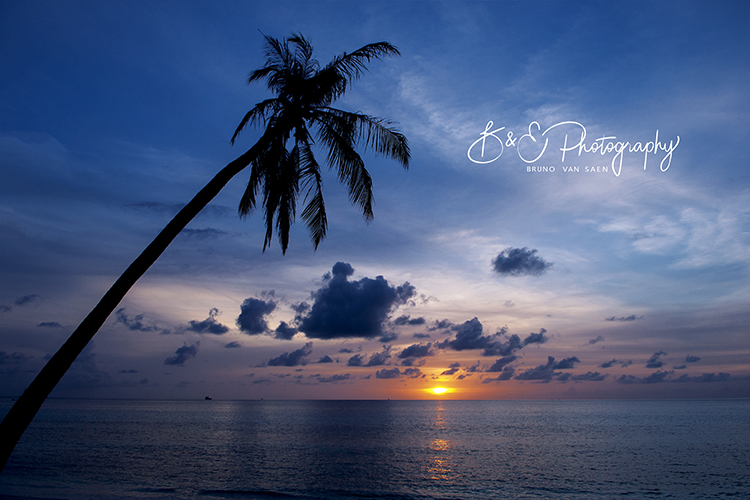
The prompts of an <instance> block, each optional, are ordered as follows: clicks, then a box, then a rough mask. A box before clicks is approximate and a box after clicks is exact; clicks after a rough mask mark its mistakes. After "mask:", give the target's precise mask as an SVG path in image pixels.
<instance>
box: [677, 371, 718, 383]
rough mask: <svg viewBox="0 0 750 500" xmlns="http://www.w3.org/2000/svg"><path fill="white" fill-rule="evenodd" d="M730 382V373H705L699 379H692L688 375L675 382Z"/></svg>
mask: <svg viewBox="0 0 750 500" xmlns="http://www.w3.org/2000/svg"><path fill="white" fill-rule="evenodd" d="M727 380H729V374H728V373H723V372H721V373H718V374H716V373H704V374H703V375H700V376H698V377H690V376H688V374H687V373H686V374H684V375H682V376H680V377H679V378H678V379H676V380H675V382H726V381H727Z"/></svg>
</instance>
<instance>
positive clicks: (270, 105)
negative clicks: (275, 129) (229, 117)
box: [229, 98, 281, 145]
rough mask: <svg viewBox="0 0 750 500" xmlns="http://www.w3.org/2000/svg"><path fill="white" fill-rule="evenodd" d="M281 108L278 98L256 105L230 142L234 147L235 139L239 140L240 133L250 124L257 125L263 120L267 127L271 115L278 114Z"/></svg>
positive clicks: (244, 118) (243, 119)
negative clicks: (267, 120) (268, 117)
mask: <svg viewBox="0 0 750 500" xmlns="http://www.w3.org/2000/svg"><path fill="white" fill-rule="evenodd" d="M280 107H281V103H280V102H279V99H277V98H273V99H266V100H265V101H263V102H259V103H258V104H256V105H255V107H254V108H253V109H251V110H250V111H248V112H247V114H246V115H245V116H244V117H243V118H242V121H240V124H239V125H238V126H237V130H235V131H234V135H233V136H232V140H231V141H229V142H230V143H231V144H232V145H234V141H235V139H237V136H239V135H240V132H242V130H243V129H244V128H245V127H246V126H247V124H248V123H250V124H251V125H255V124H256V123H257V122H258V121H259V120H261V119H262V120H263V122H264V125H265V124H266V119H267V116H268V115H269V113H275V112H277V111H278V110H279V109H280Z"/></svg>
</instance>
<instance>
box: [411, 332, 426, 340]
mask: <svg viewBox="0 0 750 500" xmlns="http://www.w3.org/2000/svg"><path fill="white" fill-rule="evenodd" d="M412 338H415V339H429V338H430V334H429V333H415V334H414V335H412Z"/></svg>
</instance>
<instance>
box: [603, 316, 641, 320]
mask: <svg viewBox="0 0 750 500" xmlns="http://www.w3.org/2000/svg"><path fill="white" fill-rule="evenodd" d="M637 319H643V316H636V315H635V314H631V315H630V316H620V317H619V318H618V317H616V316H612V317H611V318H604V320H605V321H635V320H637Z"/></svg>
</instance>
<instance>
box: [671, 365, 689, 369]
mask: <svg viewBox="0 0 750 500" xmlns="http://www.w3.org/2000/svg"><path fill="white" fill-rule="evenodd" d="M685 368H687V365H674V366H673V367H672V369H673V370H684V369H685Z"/></svg>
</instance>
